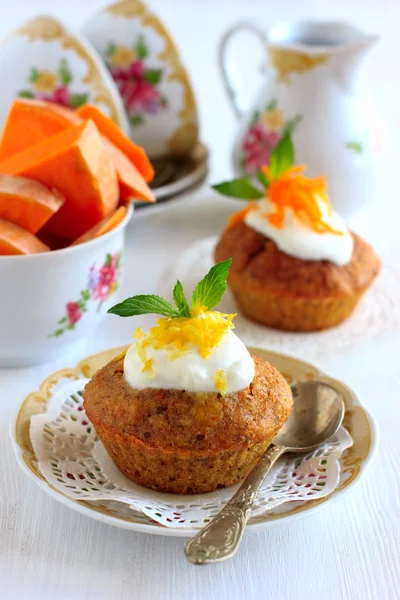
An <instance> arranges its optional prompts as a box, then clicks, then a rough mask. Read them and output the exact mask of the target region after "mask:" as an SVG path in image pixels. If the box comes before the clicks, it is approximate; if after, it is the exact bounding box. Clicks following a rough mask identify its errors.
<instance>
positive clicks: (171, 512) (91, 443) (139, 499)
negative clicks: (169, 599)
mask: <svg viewBox="0 0 400 600" xmlns="http://www.w3.org/2000/svg"><path fill="white" fill-rule="evenodd" d="M86 382H87V379H79V380H77V381H73V382H71V381H69V380H63V381H61V382H60V383H59V384H58V385H57V386H56V389H55V390H54V392H53V396H52V398H51V400H50V402H49V405H48V409H47V412H45V413H42V414H38V415H35V416H33V417H32V418H31V427H30V436H31V440H32V445H33V448H34V451H35V455H36V458H37V460H38V467H39V469H40V471H41V473H42V474H43V476H44V477H45V479H46V480H47V481H48V483H49V484H51V485H52V486H53V488H55V489H57V490H59V491H60V492H62V493H63V494H64V495H66V496H68V497H69V498H71V499H73V500H86V501H98V500H102V501H109V502H110V503H111V502H115V501H116V502H122V503H124V504H126V505H127V506H129V507H130V508H131V509H133V510H135V511H137V512H141V513H143V514H145V515H147V516H148V517H150V518H151V519H153V520H154V521H157V522H158V523H161V524H162V525H165V526H166V527H174V528H185V527H187V528H193V527H195V528H197V527H198V528H200V527H202V526H204V525H205V524H206V523H207V522H208V521H209V520H210V519H211V518H212V517H213V516H214V515H215V514H217V513H218V512H219V511H220V510H221V508H222V507H223V505H224V504H225V503H226V502H227V501H228V500H229V498H230V497H231V496H232V495H233V493H234V492H235V491H236V489H237V488H238V486H235V487H232V488H228V489H223V490H218V491H217V492H213V493H210V494H201V495H196V496H178V495H173V494H163V493H159V492H154V491H152V490H148V489H145V488H143V487H141V486H139V485H136V484H135V483H133V482H132V481H130V480H129V479H127V478H126V477H125V476H124V475H122V473H120V472H119V471H118V469H117V468H116V467H115V465H114V463H113V462H112V460H111V458H110V457H109V455H108V454H107V452H106V450H105V448H104V446H103V444H102V443H101V442H100V441H99V439H98V438H97V436H96V432H95V429H94V427H93V425H92V424H91V423H90V422H89V420H88V418H87V417H86V414H85V411H84V408H83V405H82V390H83V388H84V386H85V384H86ZM351 445H352V438H351V437H350V435H349V434H348V432H347V431H346V430H345V429H344V428H343V427H341V428H340V430H339V431H338V433H337V434H336V436H335V437H334V438H332V439H331V440H329V442H327V443H326V444H324V445H323V446H321V447H319V448H318V449H317V450H315V451H314V452H311V453H309V454H308V455H306V456H299V457H296V456H295V455H286V456H283V457H281V459H280V460H279V461H278V463H277V464H276V465H275V468H274V469H273V471H272V472H271V473H269V475H268V476H267V477H266V479H265V481H264V483H263V484H262V486H261V490H260V492H259V494H258V496H257V500H256V502H255V504H254V506H253V510H252V516H257V515H261V514H263V513H265V512H266V511H268V510H271V509H272V508H276V507H278V506H279V505H282V504H283V503H285V502H289V501H292V502H293V501H306V500H312V499H316V498H322V497H323V496H327V495H328V494H330V493H331V492H332V491H333V490H334V489H335V487H336V486H337V485H338V483H339V480H340V464H339V459H340V456H341V454H342V453H343V452H344V450H345V449H346V448H348V447H350V446H351Z"/></svg>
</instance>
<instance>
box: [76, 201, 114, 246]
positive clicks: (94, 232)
mask: <svg viewBox="0 0 400 600" xmlns="http://www.w3.org/2000/svg"><path fill="white" fill-rule="evenodd" d="M125 215H126V208H125V206H120V207H119V208H117V210H116V211H115V212H113V213H112V214H111V215H109V216H108V217H106V218H105V219H103V220H102V221H100V223H97V225H95V226H94V227H92V228H91V229H89V231H86V233H84V234H83V235H81V236H79V237H78V238H77V239H76V240H74V241H73V242H72V244H71V246H76V245H77V244H83V243H84V242H89V241H90V240H94V239H95V238H98V237H100V236H101V235H104V234H105V233H108V232H109V231H111V230H112V229H114V228H115V227H117V225H119V224H120V223H121V221H123V220H124V219H125Z"/></svg>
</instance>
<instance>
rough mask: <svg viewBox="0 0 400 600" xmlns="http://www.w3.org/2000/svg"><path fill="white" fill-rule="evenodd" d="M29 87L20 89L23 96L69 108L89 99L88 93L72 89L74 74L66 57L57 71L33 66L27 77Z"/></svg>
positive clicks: (19, 93) (19, 94) (76, 106)
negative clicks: (43, 69)
mask: <svg viewBox="0 0 400 600" xmlns="http://www.w3.org/2000/svg"><path fill="white" fill-rule="evenodd" d="M27 81H28V84H29V87H27V88H24V89H22V90H19V92H18V96H19V97H21V98H31V99H37V100H45V101H46V102H53V103H54V104H59V105H60V106H66V107H67V108H78V107H79V106H81V105H82V104H86V103H87V102H88V100H89V94H87V93H75V92H73V91H72V89H71V84H72V83H73V81H74V74H73V72H72V70H71V68H70V66H69V64H68V61H67V59H66V58H62V59H61V60H60V63H59V67H58V70H57V71H55V72H50V71H40V70H39V69H37V68H36V67H32V68H31V71H30V74H29V76H28V77H27Z"/></svg>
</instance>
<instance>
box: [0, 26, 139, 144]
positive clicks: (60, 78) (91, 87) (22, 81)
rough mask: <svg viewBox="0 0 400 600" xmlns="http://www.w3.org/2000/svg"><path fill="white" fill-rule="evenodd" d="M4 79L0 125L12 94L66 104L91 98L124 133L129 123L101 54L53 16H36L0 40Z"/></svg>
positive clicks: (78, 103) (0, 62) (74, 103)
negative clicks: (0, 41) (5, 83)
mask: <svg viewBox="0 0 400 600" xmlns="http://www.w3.org/2000/svg"><path fill="white" fill-rule="evenodd" d="M0 69H1V74H2V78H3V81H6V82H7V85H4V86H3V87H2V94H1V100H0V125H1V123H3V122H4V120H5V118H6V116H7V113H8V110H9V108H10V104H11V102H12V100H13V99H14V98H15V97H16V96H20V97H24V98H32V99H40V100H47V101H50V102H55V103H56V104H60V105H62V106H67V107H69V108H77V107H78V106H81V105H82V104H85V103H87V102H90V103H92V104H96V105H98V106H99V108H100V109H101V110H102V111H104V112H105V113H106V114H108V115H109V116H110V117H111V118H113V119H114V121H115V122H116V123H117V124H118V125H119V126H120V127H121V129H123V130H124V131H125V132H126V133H129V123H128V121H127V118H126V114H125V110H124V106H123V103H122V100H121V97H120V95H119V93H118V90H117V88H116V85H115V83H114V81H113V79H112V77H111V76H110V74H109V72H108V70H107V69H106V68H105V67H104V65H103V63H102V61H101V59H100V57H98V56H97V54H96V52H95V51H94V50H93V49H92V48H91V47H90V45H89V44H88V43H87V42H86V41H85V40H83V39H82V38H81V37H80V36H78V35H76V34H74V33H71V32H70V31H69V30H68V29H67V28H66V27H65V26H64V25H63V24H62V23H60V22H59V21H57V20H56V19H54V18H53V17H48V16H40V17H35V18H33V19H32V20H30V21H28V22H27V23H25V24H23V25H21V26H20V27H19V28H18V29H17V30H15V31H14V32H13V33H11V34H10V35H9V36H8V37H7V38H6V39H5V40H4V41H3V42H2V43H1V46H0Z"/></svg>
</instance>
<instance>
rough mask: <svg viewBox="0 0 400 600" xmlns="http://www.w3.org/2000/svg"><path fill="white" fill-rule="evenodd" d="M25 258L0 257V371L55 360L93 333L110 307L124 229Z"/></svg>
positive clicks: (117, 280) (117, 278)
mask: <svg viewBox="0 0 400 600" xmlns="http://www.w3.org/2000/svg"><path fill="white" fill-rule="evenodd" d="M131 216H132V208H131V207H130V208H129V209H128V211H127V214H126V216H125V219H124V220H123V221H122V222H121V223H120V224H119V225H118V226H117V227H116V228H115V229H113V230H112V231H110V232H109V233H106V234H104V235H102V236H100V237H98V238H96V239H94V240H91V241H89V242H86V243H83V244H78V245H76V246H71V247H69V248H64V249H62V250H54V251H52V252H46V253H43V254H32V255H30V256H0V281H1V282H2V285H1V294H0V367H5V366H13V367H17V366H28V365H33V364H39V363H43V362H46V361H49V360H55V359H57V358H58V357H59V356H61V355H63V354H64V353H65V352H66V351H68V350H71V349H73V346H74V345H75V344H77V343H79V342H80V341H82V340H83V339H84V338H85V337H87V336H88V335H91V334H92V333H93V330H94V328H95V327H96V326H97V325H98V324H99V323H100V322H101V321H102V320H103V318H104V316H105V314H106V312H107V310H108V308H109V307H110V306H111V305H112V304H114V303H115V300H116V296H117V294H116V293H117V291H118V288H119V285H120V281H121V275H122V264H123V248H124V237H125V228H126V226H127V224H128V222H129V220H130V218H131Z"/></svg>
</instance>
